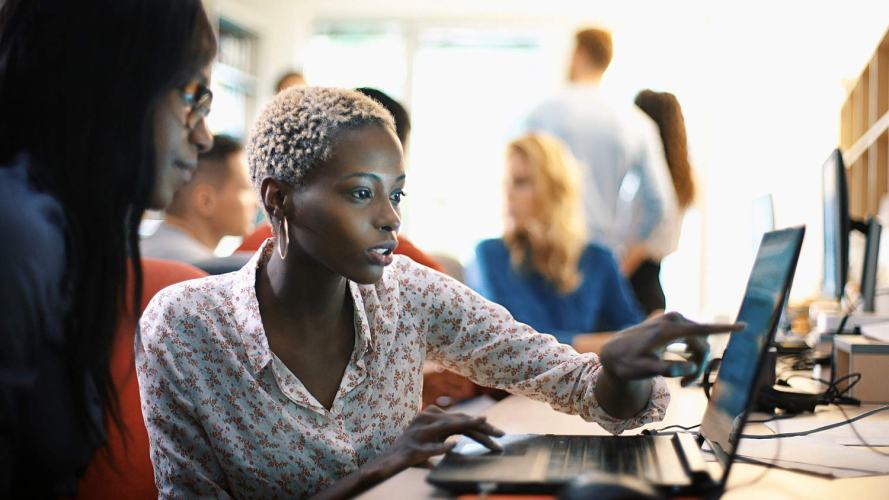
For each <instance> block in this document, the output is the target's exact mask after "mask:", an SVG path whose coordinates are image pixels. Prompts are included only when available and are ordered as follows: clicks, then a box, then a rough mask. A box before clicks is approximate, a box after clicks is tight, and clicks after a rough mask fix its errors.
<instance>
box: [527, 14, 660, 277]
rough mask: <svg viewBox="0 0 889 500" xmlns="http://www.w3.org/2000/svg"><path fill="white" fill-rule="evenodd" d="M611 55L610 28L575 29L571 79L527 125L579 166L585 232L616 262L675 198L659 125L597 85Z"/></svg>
mask: <svg viewBox="0 0 889 500" xmlns="http://www.w3.org/2000/svg"><path fill="white" fill-rule="evenodd" d="M612 54H613V48H612V41H611V34H610V33H609V32H607V31H605V30H601V29H595V28H592V29H585V30H582V31H579V32H578V33H577V34H576V35H575V47H574V52H573V55H572V58H571V65H570V72H569V82H570V84H569V85H568V87H566V88H564V89H562V90H561V91H560V92H559V93H558V94H556V95H555V96H553V97H551V98H550V99H547V100H546V101H544V102H543V103H541V104H540V105H539V106H537V107H536V108H535V109H534V110H533V111H532V112H531V114H530V116H529V117H528V119H527V121H526V123H525V128H526V129H527V130H528V131H532V132H533V131H539V132H545V133H549V134H551V135H554V136H556V137H558V138H559V139H561V140H562V141H563V142H564V143H565V144H567V145H568V148H569V150H570V151H571V153H572V155H573V156H574V157H575V158H576V159H577V160H578V161H579V163H580V165H581V179H582V181H581V184H582V192H581V196H582V199H583V206H584V215H585V217H586V226H587V236H588V238H589V239H590V241H593V242H596V243H599V244H601V245H604V246H605V247H607V248H609V249H610V250H611V251H612V252H613V253H614V255H615V257H616V258H617V260H618V261H619V262H620V261H622V260H623V259H624V258H625V256H626V255H627V250H628V249H629V248H630V247H632V246H634V245H637V244H641V243H644V242H645V241H646V240H648V238H649V237H650V236H651V234H652V232H653V231H654V230H655V228H656V227H657V226H658V225H659V224H661V223H663V222H664V221H668V220H672V219H673V218H674V217H675V213H676V195H675V193H674V191H673V189H672V187H671V186H670V179H669V173H668V171H667V165H666V161H665V159H664V153H663V148H662V146H661V141H660V139H659V137H658V131H657V126H656V125H655V124H654V123H653V122H652V120H651V119H650V118H648V117H647V116H646V115H645V114H644V113H643V112H642V111H641V110H639V109H638V108H637V107H635V106H633V105H632V104H630V103H627V104H622V103H616V102H614V101H613V99H610V98H609V97H607V96H606V95H604V94H603V93H602V91H601V90H600V88H599V86H600V82H601V80H602V77H603V75H604V74H605V71H606V70H607V69H608V65H609V64H610V63H611V58H612ZM639 206H641V207H642V208H641V209H640V208H637V207H639ZM634 214H635V215H636V216H638V217H635V218H634Z"/></svg>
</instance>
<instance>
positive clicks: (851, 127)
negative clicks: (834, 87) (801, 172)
mask: <svg viewBox="0 0 889 500" xmlns="http://www.w3.org/2000/svg"><path fill="white" fill-rule="evenodd" d="M839 143H840V148H841V149H842V151H843V161H844V163H845V164H846V167H847V169H848V170H847V174H848V179H849V212H850V214H851V215H852V216H854V217H858V218H863V217H866V216H868V215H875V214H876V213H877V211H878V210H879V207H880V201H881V200H882V199H883V198H884V197H885V196H886V195H887V194H889V32H887V33H886V34H885V35H884V36H883V39H882V40H881V41H880V43H879V44H877V47H876V50H874V53H873V55H872V56H871V58H870V60H869V61H868V62H867V64H866V65H865V66H864V69H862V71H861V75H860V76H859V78H858V81H856V82H855V85H854V86H853V87H852V89H851V90H850V92H849V95H848V96H847V97H846V101H845V102H844V103H843V107H842V108H841V110H840V137H839Z"/></svg>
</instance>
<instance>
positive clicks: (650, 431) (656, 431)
mask: <svg viewBox="0 0 889 500" xmlns="http://www.w3.org/2000/svg"><path fill="white" fill-rule="evenodd" d="M700 426H701V424H695V425H690V426H684V425H679V424H673V425H668V426H666V427H661V428H660V429H645V430H644V431H642V434H645V435H646V436H653V435H655V434H661V433H663V432H664V431H666V430H669V429H682V430H683V431H685V432H691V431H693V430H695V429H697V428H698V427H700Z"/></svg>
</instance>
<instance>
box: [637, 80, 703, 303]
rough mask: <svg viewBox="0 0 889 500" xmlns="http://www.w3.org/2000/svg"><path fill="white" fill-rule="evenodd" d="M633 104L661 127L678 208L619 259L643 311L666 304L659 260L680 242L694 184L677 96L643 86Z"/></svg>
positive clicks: (691, 201)
mask: <svg viewBox="0 0 889 500" xmlns="http://www.w3.org/2000/svg"><path fill="white" fill-rule="evenodd" d="M636 105H637V106H638V107H639V108H640V109H641V110H642V111H644V112H645V114H647V115H648V116H649V117H651V119H652V120H654V122H655V123H656V124H657V126H658V129H659V130H660V136H661V141H663V144H664V156H665V157H666V160H667V167H668V168H669V172H670V180H671V181H672V187H673V189H674V190H675V191H676V202H677V205H678V209H679V211H678V213H677V214H676V216H675V217H671V218H668V219H667V220H665V221H663V222H662V223H661V224H660V225H659V226H658V227H657V228H656V229H655V231H653V232H652V234H651V236H650V237H649V238H648V240H646V241H645V242H643V243H641V244H637V245H635V246H633V247H632V248H631V249H630V250H629V251H628V252H627V254H626V255H625V256H624V259H623V260H622V262H621V271H622V272H623V273H624V275H625V276H627V277H628V278H629V280H630V284H631V285H632V286H633V291H634V292H635V293H636V297H637V298H638V299H639V303H640V304H642V307H643V308H644V309H645V312H646V313H648V314H650V313H652V312H654V311H657V310H662V309H664V308H665V307H666V297H665V295H664V290H663V288H662V287H661V282H660V271H661V260H662V259H663V258H664V257H666V256H667V255H669V254H671V253H673V252H674V251H675V250H676V247H677V245H678V244H679V232H680V230H681V228H682V215H683V214H684V213H685V211H686V210H687V209H688V207H689V206H691V204H692V203H693V202H694V198H695V184H694V180H693V179H692V172H691V163H690V162H689V159H688V139H687V137H686V133H685V119H684V118H683V116H682V108H681V107H680V106H679V101H678V100H677V99H676V96H674V95H673V94H671V93H669V92H655V91H653V90H648V89H646V90H643V91H641V92H639V94H638V95H637V96H636Z"/></svg>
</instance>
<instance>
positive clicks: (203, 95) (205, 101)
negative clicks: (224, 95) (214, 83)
mask: <svg viewBox="0 0 889 500" xmlns="http://www.w3.org/2000/svg"><path fill="white" fill-rule="evenodd" d="M179 94H180V95H181V96H182V100H183V101H185V104H186V105H187V106H188V108H189V109H188V115H186V117H185V126H186V127H188V128H189V129H194V128H195V127H197V126H198V123H200V121H201V120H203V119H204V118H206V117H207V115H208V114H210V106H211V105H212V104H213V92H212V91H211V90H210V89H209V88H208V87H207V86H206V85H204V84H203V83H201V82H196V81H195V82H191V83H188V84H186V85H185V86H183V87H181V88H180V89H179Z"/></svg>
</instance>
